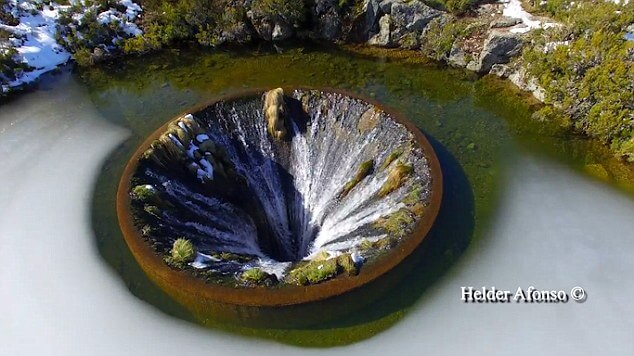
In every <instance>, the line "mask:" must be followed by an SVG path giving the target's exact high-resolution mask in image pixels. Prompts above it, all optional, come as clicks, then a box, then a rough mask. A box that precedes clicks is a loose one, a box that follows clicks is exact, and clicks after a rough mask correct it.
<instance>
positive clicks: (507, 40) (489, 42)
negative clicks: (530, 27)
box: [475, 30, 522, 73]
mask: <svg viewBox="0 0 634 356" xmlns="http://www.w3.org/2000/svg"><path fill="white" fill-rule="evenodd" d="M521 49H522V40H521V38H520V35H518V34H516V33H511V32H508V31H496V30H494V31H492V32H491V34H490V35H489V37H488V38H487V39H486V40H485V41H484V47H483V49H482V52H481V53H480V58H479V59H478V65H477V67H476V68H475V70H476V71H477V72H479V73H488V72H489V70H491V67H493V65H494V64H502V63H508V62H509V61H510V60H511V58H512V57H515V56H516V55H518V54H519V53H520V50H521Z"/></svg>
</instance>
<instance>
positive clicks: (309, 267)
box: [287, 258, 339, 285]
mask: <svg viewBox="0 0 634 356" xmlns="http://www.w3.org/2000/svg"><path fill="white" fill-rule="evenodd" d="M338 272H339V265H338V264H337V259H336V258H331V259H329V260H326V261H310V262H308V263H306V264H304V265H302V266H299V267H297V268H295V269H294V270H291V271H290V272H289V274H288V277H287V278H288V282H289V283H292V284H297V285H307V284H317V283H320V282H323V281H326V280H329V279H331V278H333V277H335V276H336V275H337V274H338Z"/></svg>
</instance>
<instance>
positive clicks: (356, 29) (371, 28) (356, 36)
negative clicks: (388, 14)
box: [350, 0, 382, 42]
mask: <svg viewBox="0 0 634 356" xmlns="http://www.w3.org/2000/svg"><path fill="white" fill-rule="evenodd" d="M381 14H382V11H381V9H380V7H379V0H363V6H362V11H361V12H360V13H359V14H357V15H356V16H355V17H354V18H353V24H352V30H351V33H350V37H351V39H353V40H355V41H361V42H365V41H367V40H368V39H370V38H372V36H374V35H376V34H377V33H378V32H379V18H380V17H381Z"/></svg>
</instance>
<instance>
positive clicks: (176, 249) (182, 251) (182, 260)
mask: <svg viewBox="0 0 634 356" xmlns="http://www.w3.org/2000/svg"><path fill="white" fill-rule="evenodd" d="M194 258H196V247H195V246H194V244H193V243H192V242H191V241H189V240H187V239H184V238H178V239H176V240H175V241H174V244H172V249H171V250H170V255H169V256H168V257H167V258H166V261H167V263H168V264H171V265H173V266H177V267H182V266H184V265H185V264H187V263H189V262H192V261H193V260H194Z"/></svg>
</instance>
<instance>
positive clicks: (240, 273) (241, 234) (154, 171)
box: [117, 88, 442, 315]
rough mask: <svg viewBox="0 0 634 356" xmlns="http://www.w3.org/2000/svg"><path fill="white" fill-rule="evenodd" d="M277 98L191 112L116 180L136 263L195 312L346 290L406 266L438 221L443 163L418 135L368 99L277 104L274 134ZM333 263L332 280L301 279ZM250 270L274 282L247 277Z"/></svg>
mask: <svg viewBox="0 0 634 356" xmlns="http://www.w3.org/2000/svg"><path fill="white" fill-rule="evenodd" d="M277 90H279V91H280V92H281V91H282V89H277ZM274 91H275V90H272V91H268V92H267V91H264V90H250V91H247V92H241V93H238V94H233V95H231V96H225V97H221V98H217V99H215V100H213V101H211V102H208V103H206V104H204V105H201V106H199V107H196V108H192V109H189V110H188V111H187V112H185V113H183V114H182V115H179V116H177V118H176V119H173V120H170V121H169V122H168V123H166V124H165V125H164V126H162V127H160V128H159V129H157V130H156V131H155V132H154V133H153V134H151V135H150V136H149V137H148V138H147V139H146V140H145V141H144V142H143V143H142V144H141V146H139V148H138V149H137V150H136V152H135V153H134V154H133V155H132V157H131V159H130V160H129V162H128V164H127V166H126V167H125V169H124V172H123V174H122V177H121V180H120V183H119V187H118V191H117V216H118V220H119V224H120V228H121V230H122V233H123V236H124V239H125V241H126V243H127V245H128V247H129V249H130V251H131V252H132V255H133V256H134V258H135V259H136V260H137V262H138V263H139V265H140V266H141V267H142V269H143V270H144V272H145V273H146V274H147V275H148V277H149V278H150V279H151V280H152V281H153V282H154V283H156V284H157V285H158V286H159V287H160V288H161V289H163V290H164V291H165V292H167V294H169V295H170V296H172V297H173V298H174V299H176V300H177V301H178V302H180V303H181V304H182V305H184V306H185V307H187V308H188V309H189V310H190V311H193V312H194V313H197V314H202V315H205V314H213V313H216V312H218V311H219V310H221V309H222V308H224V306H242V307H266V308H269V307H272V308H274V309H278V308H279V307H284V306H293V305H300V304H304V303H309V302H316V301H322V300H325V299H328V298H331V297H334V296H338V295H342V294H344V293H346V292H350V291H352V290H354V289H356V288H358V287H360V286H362V285H365V284H367V283H369V282H371V281H373V280H375V279H377V277H379V276H381V275H383V274H385V273H386V272H388V271H389V270H391V269H392V268H394V267H395V266H397V265H398V264H399V263H400V262H401V261H402V260H403V259H404V258H405V257H407V256H408V255H409V254H411V252H412V251H414V249H415V248H416V247H417V246H418V245H419V244H420V243H421V242H422V241H423V239H424V238H425V236H426V235H427V233H428V232H429V230H430V229H431V226H432V225H433V222H434V220H435V218H436V215H437V213H438V210H439V207H440V202H441V196H442V173H441V170H440V164H439V162H438V160H437V158H436V155H435V153H434V151H433V148H432V146H431V145H430V143H429V142H428V141H427V139H426V138H425V137H424V135H423V134H422V133H421V131H420V130H419V129H418V128H417V127H416V126H415V125H413V124H412V123H410V122H409V121H407V120H404V119H402V118H401V117H400V116H399V115H397V114H396V113H394V112H392V111H391V110H389V109H386V108H384V107H382V106H381V105H380V104H379V103H378V102H376V101H374V100H373V99H367V98H361V97H359V96H357V95H355V94H351V93H347V92H344V91H340V90H332V89H324V90H316V89H303V88H299V89H298V88H286V89H285V91H284V92H285V93H290V94H288V95H283V102H279V100H278V102H277V103H273V104H272V105H273V106H274V108H275V109H271V110H277V113H276V114H275V115H274V116H276V117H277V114H280V115H283V117H282V116H280V117H279V118H277V119H278V120H281V121H279V122H274V121H275V120H276V119H275V118H271V116H270V115H268V114H267V112H269V108H268V107H267V105H269V106H270V105H271V103H270V97H271V96H270V94H271V93H272V92H274ZM273 100H274V99H273ZM275 105H283V108H282V107H275ZM278 109H279V110H278ZM311 145H312V146H311ZM355 150H356V151H355ZM175 151H176V152H175ZM192 162H193V163H192ZM205 162H206V163H205ZM179 167H180V168H179ZM249 170H252V171H253V173H249ZM258 184H259V185H261V186H259V185H258ZM254 185H257V188H254ZM135 189H136V190H135ZM276 190H278V191H276ZM355 204H356V205H355ZM214 214H219V215H214ZM337 214H338V215H337ZM334 215H336V216H334ZM276 219H280V220H276ZM190 220H192V221H190ZM355 224H356V225H355ZM263 230H266V231H263ZM153 231H154V232H153ZM156 231H159V232H158V233H155V232H156ZM324 235H326V236H324ZM281 236H282V237H281ZM333 236H334V237H333ZM176 240H181V241H179V242H186V244H185V246H184V249H185V251H189V253H193V255H192V257H191V258H189V259H188V260H185V261H180V262H181V263H172V262H170V261H174V258H175V257H179V256H182V254H183V253H180V252H179V251H177V244H178V243H179V242H177V241H176ZM388 240H389V241H388ZM287 242H288V243H287ZM181 247H183V246H181ZM192 248H193V251H192ZM188 249H189V250H188ZM179 253H180V254H179ZM320 263H321V264H320ZM328 263H330V264H332V265H333V266H334V267H333V268H334V271H337V272H333V273H334V274H333V275H330V276H328V277H327V278H323V279H319V277H314V276H313V275H312V274H311V273H313V272H314V271H309V270H306V271H304V270H302V271H300V272H298V273H295V274H293V273H294V272H295V271H296V270H300V269H301V268H302V267H303V268H304V269H308V268H311V267H309V266H312V267H316V268H317V269H319V270H320V271H321V270H323V269H324V268H326V267H328V268H330V267H329V266H326V267H324V265H327V264H328ZM255 269H257V270H258V273H257V274H258V275H263V276H266V277H272V278H271V279H265V280H266V281H265V282H262V281H260V280H257V278H258V276H253V277H252V278H250V277H251V276H250V275H248V276H246V277H245V275H246V274H248V273H249V272H248V271H249V270H255ZM302 273H304V274H302ZM289 275H293V277H292V278H291V277H289ZM298 276H299V277H298ZM307 276H308V277H307ZM300 277H301V278H300ZM271 280H274V282H271ZM315 280H316V281H315Z"/></svg>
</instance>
